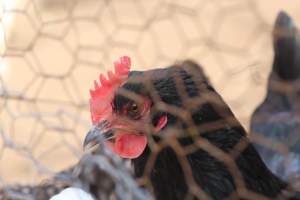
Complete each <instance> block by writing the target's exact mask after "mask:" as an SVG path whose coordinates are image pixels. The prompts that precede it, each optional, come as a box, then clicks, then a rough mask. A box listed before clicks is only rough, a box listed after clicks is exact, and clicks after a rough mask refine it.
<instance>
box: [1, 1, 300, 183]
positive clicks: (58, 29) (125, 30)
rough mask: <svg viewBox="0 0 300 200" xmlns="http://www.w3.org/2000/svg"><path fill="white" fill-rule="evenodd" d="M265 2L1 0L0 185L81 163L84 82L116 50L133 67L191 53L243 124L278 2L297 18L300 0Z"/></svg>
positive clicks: (261, 79) (267, 52)
mask: <svg viewBox="0 0 300 200" xmlns="http://www.w3.org/2000/svg"><path fill="white" fill-rule="evenodd" d="M271 2H272V1H271V0H270V1H269V0H268V1H267V0H266V1H258V0H257V1H255V0H242V1H241V0H217V1H215V0H213V1H211V0H195V1H194V0H192V1H181V0H175V1H174V0H172V1H168V0H153V1H146V0H142V1H138V0H126V1H117V0H115V1H114V0H18V1H12V0H3V1H1V28H0V33H1V37H0V39H1V43H0V45H1V46H0V52H1V66H0V75H1V79H0V80H1V82H0V92H1V98H0V106H1V107H0V109H1V110H0V116H1V121H0V128H1V136H2V140H1V149H0V155H1V158H0V174H1V183H2V185H4V186H5V185H7V184H15V183H24V184H29V183H30V184H32V183H37V182H39V181H41V180H43V179H44V178H46V177H49V176H51V175H53V173H54V174H55V173H56V172H58V171H60V170H63V169H66V167H69V166H71V165H73V164H74V163H76V162H77V161H78V159H79V158H80V157H81V156H82V141H83V138H84V136H85V134H86V132H87V130H88V129H89V127H90V125H91V123H90V114H89V109H88V98H89V94H88V91H89V88H90V87H91V83H92V81H93V80H94V79H97V77H98V74H100V72H104V71H106V70H107V69H110V68H111V63H112V62H113V61H114V60H115V59H116V58H117V57H119V56H120V55H129V56H130V57H131V58H132V62H133V69H135V70H147V69H151V68H156V67H157V66H161V67H163V66H168V65H170V64H172V63H174V62H175V61H177V60H183V59H186V58H191V59H194V60H195V61H197V62H199V63H201V64H202V65H203V66H204V70H205V71H206V72H207V74H208V76H209V77H210V79H211V81H212V83H213V85H214V87H215V88H216V89H217V91H218V92H220V94H221V95H222V96H223V97H224V99H225V100H226V102H228V104H229V105H230V107H231V108H232V109H233V111H234V113H235V114H236V116H237V117H238V119H239V120H240V121H241V122H242V124H243V125H244V126H245V127H248V123H249V117H250V115H251V113H252V111H253V109H254V107H255V106H256V105H257V104H258V103H259V102H260V101H261V100H262V98H263V95H264V92H265V85H266V78H267V76H268V71H269V69H270V66H271V61H272V59H273V51H272V45H271V34H270V33H271V30H272V28H273V21H274V18H275V16H276V14H277V13H278V11H279V9H282V8H284V9H286V10H288V11H289V12H290V13H292V14H293V13H296V14H295V15H294V16H297V15H298V18H297V17H295V20H296V21H297V19H299V17H300V16H299V13H297V12H296V11H297V9H298V10H299V9H300V4H299V3H297V2H294V1H284V3H282V4H281V2H276V3H271ZM287 2H288V3H287ZM270 4H272V5H270ZM252 91H255V94H253V92H252Z"/></svg>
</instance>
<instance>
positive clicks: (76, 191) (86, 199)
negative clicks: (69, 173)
mask: <svg viewBox="0 0 300 200" xmlns="http://www.w3.org/2000/svg"><path fill="white" fill-rule="evenodd" d="M50 200H95V199H94V198H93V197H92V196H91V195H90V194H89V193H87V192H86V191H84V190H82V189H80V188H75V187H69V188H67V189H64V190H63V191H61V192H60V193H59V194H57V195H55V196H53V197H51V199H50Z"/></svg>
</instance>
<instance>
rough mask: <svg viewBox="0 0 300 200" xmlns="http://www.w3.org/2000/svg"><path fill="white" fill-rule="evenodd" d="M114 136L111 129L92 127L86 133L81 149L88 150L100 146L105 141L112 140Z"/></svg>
mask: <svg viewBox="0 0 300 200" xmlns="http://www.w3.org/2000/svg"><path fill="white" fill-rule="evenodd" d="M113 136H114V134H113V131H112V130H111V129H105V128H103V126H102V128H101V126H100V127H99V125H98V126H94V127H93V128H91V129H90V130H89V132H88V133H87V135H86V137H85V139H84V142H83V148H84V150H89V149H91V148H93V147H95V146H96V145H101V144H103V143H104V142H105V141H107V140H109V139H112V138H113Z"/></svg>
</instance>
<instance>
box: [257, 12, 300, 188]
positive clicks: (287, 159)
mask: <svg viewBox="0 0 300 200" xmlns="http://www.w3.org/2000/svg"><path fill="white" fill-rule="evenodd" d="M273 38H274V41H273V43H274V51H275V58H274V63H273V69H272V72H271V74H270V77H269V82H268V88H267V96H266V97H265V100H264V101H263V103H262V104H261V105H259V106H258V107H257V108H256V110H255V112H254V113H253V116H252V120H251V133H253V134H252V135H253V140H255V138H258V137H259V136H260V137H264V138H265V139H267V141H266V143H265V144H263V143H256V145H255V147H256V149H257V150H258V152H259V153H260V155H261V156H262V158H263V160H264V161H265V163H266V165H267V166H268V167H269V168H270V169H271V170H272V171H273V173H275V174H276V175H278V176H279V177H281V178H282V179H285V180H289V181H291V182H293V184H295V185H299V187H300V181H299V180H300V112H299V111H300V110H299V108H300V107H299V106H300V98H299V95H300V82H299V81H300V35H299V31H298V30H297V28H296V26H295V24H294V22H293V20H292V19H291V18H290V17H289V16H288V15H287V14H286V13H284V12H281V13H280V14H279V15H278V17H277V20H276V23H275V28H274V33H273ZM255 141H262V140H261V139H259V138H258V140H255ZM278 144H281V145H283V146H284V147H286V149H284V150H285V152H279V146H278ZM284 150H283V151H284Z"/></svg>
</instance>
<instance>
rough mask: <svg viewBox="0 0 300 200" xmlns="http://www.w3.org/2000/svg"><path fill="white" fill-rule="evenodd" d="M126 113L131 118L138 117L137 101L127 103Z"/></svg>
mask: <svg viewBox="0 0 300 200" xmlns="http://www.w3.org/2000/svg"><path fill="white" fill-rule="evenodd" d="M127 115H128V117H130V118H132V119H138V118H139V117H140V107H139V105H138V104H137V103H135V102H132V103H130V104H129V105H128V108H127Z"/></svg>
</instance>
